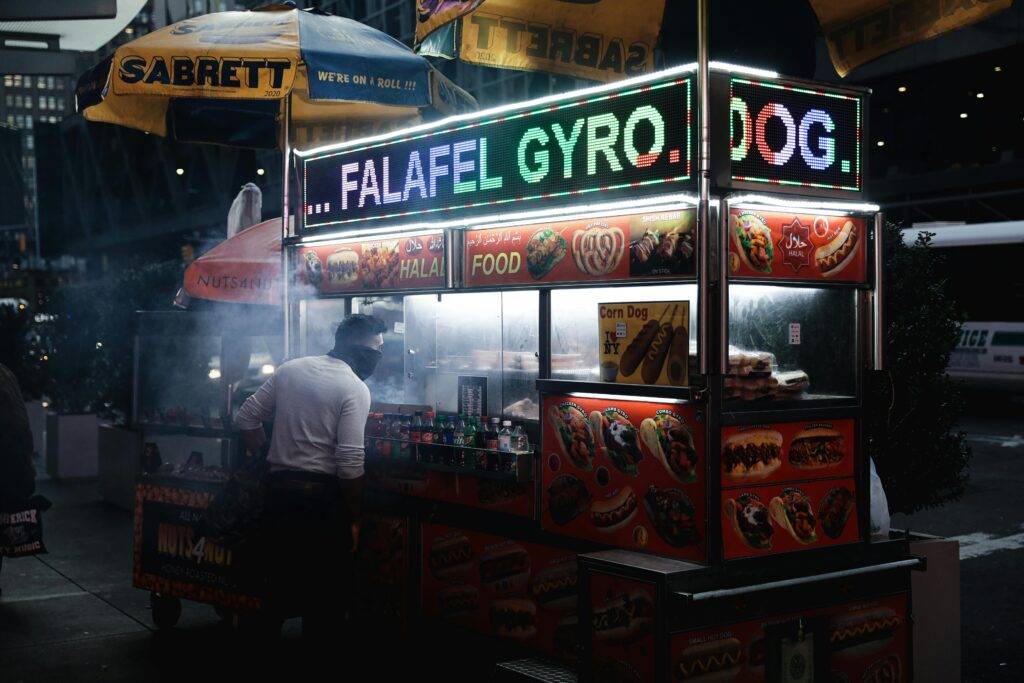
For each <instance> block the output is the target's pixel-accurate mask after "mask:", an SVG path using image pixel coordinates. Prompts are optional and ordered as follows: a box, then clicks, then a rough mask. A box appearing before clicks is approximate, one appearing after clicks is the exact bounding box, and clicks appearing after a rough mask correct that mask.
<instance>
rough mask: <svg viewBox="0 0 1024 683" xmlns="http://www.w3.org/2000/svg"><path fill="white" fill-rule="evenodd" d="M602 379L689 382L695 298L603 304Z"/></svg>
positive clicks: (678, 384)
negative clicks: (692, 310) (693, 303)
mask: <svg viewBox="0 0 1024 683" xmlns="http://www.w3.org/2000/svg"><path fill="white" fill-rule="evenodd" d="M598 320H599V325H600V344H601V348H600V356H601V381H603V382H616V383H620V384H656V385H662V386H676V387H685V386H687V385H688V384H689V358H690V302H689V301H648V302H639V303H614V304H611V303H609V304H598Z"/></svg>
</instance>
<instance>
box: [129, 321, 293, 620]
mask: <svg viewBox="0 0 1024 683" xmlns="http://www.w3.org/2000/svg"><path fill="white" fill-rule="evenodd" d="M241 306H242V305H239V304H216V305H214V304H211V305H208V306H205V307H197V310H189V311H140V312H138V313H136V315H135V319H134V325H135V329H134V346H135V349H134V360H135V363H134V365H135V367H134V376H133V393H132V397H133V405H132V426H133V428H134V429H135V430H136V431H137V432H138V434H139V441H140V443H141V446H142V448H141V457H140V458H138V462H135V463H132V465H133V467H132V476H131V478H130V480H131V481H132V485H133V488H134V493H135V496H134V500H135V510H134V534H133V572H132V583H133V585H134V586H135V587H137V588H142V589H145V590H148V591H150V604H151V606H152V614H153V620H154V622H155V623H156V624H157V626H159V627H169V626H173V625H174V624H175V623H176V622H177V620H178V616H179V615H180V613H181V600H182V599H189V600H193V601H196V602H202V603H207V604H210V605H213V606H214V607H215V608H216V609H217V610H218V613H219V614H221V615H227V614H228V611H229V610H238V611H241V612H256V611H258V610H259V607H260V605H261V591H260V589H259V586H258V584H257V582H256V577H253V576H251V575H247V574H246V573H245V571H244V566H241V565H244V561H240V560H239V557H240V554H239V552H237V549H234V548H224V547H220V546H219V545H217V544H216V543H214V542H212V541H210V540H208V539H206V538H205V535H206V528H205V516H206V508H207V507H208V506H209V505H210V503H211V502H212V501H213V500H214V498H215V497H216V496H217V494H218V493H220V492H221V491H222V490H223V488H224V485H225V482H227V481H228V478H229V476H230V473H231V472H232V471H233V470H234V469H235V468H236V467H237V466H238V464H239V462H240V459H241V457H242V455H243V454H242V444H241V442H240V439H239V438H238V433H237V431H236V430H235V429H234V428H233V427H232V425H231V417H232V415H233V414H234V411H236V410H237V409H238V408H239V406H241V404H242V402H243V401H244V400H245V398H247V397H248V396H249V395H250V394H251V393H252V392H253V391H255V389H256V388H258V387H259V385H260V384H262V382H263V381H265V379H266V377H267V376H269V375H270V374H271V373H272V372H273V370H274V367H275V366H276V365H277V364H278V363H280V362H281V358H282V350H283V347H282V339H281V325H282V323H281V315H280V311H279V310H277V311H275V310H274V309H272V308H270V307H266V306H258V307H252V306H248V307H246V308H245V309H242V308H241ZM254 308H255V310H254ZM254 312H259V313H261V314H258V315H253V313H254Z"/></svg>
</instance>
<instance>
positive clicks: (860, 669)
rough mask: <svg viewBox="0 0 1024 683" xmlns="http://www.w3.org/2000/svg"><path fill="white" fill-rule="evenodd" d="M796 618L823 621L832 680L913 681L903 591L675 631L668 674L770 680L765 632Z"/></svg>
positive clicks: (740, 681)
mask: <svg viewBox="0 0 1024 683" xmlns="http://www.w3.org/2000/svg"><path fill="white" fill-rule="evenodd" d="M797 618H803V619H804V620H809V619H814V618H824V619H825V621H826V626H825V630H826V632H827V640H828V642H827V643H823V644H817V643H816V646H817V647H825V648H826V650H827V656H826V661H827V665H828V675H827V677H828V680H830V681H836V682H837V683H859V682H861V681H887V682H892V683H900V682H902V681H908V680H910V671H909V668H910V660H909V655H910V633H909V631H908V629H909V628H910V624H909V621H908V615H907V595H906V594H905V593H900V594H897V595H892V596H887V597H883V598H875V599H869V600H860V601H857V602H850V603H845V604H841V605H836V606H829V607H825V608H820V609H815V610H807V611H804V612H799V613H791V614H785V615H772V616H771V617H768V618H763V619H754V620H750V621H743V622H739V623H733V624H725V625H720V626H715V627H713V628H705V629H700V630H695V631H686V632H683V633H676V634H673V635H672V639H671V641H670V644H669V650H670V653H671V666H672V676H671V677H670V678H671V679H672V680H676V681H689V680H693V681H696V680H698V676H699V677H700V678H699V680H709V681H710V680H716V681H719V680H720V681H733V682H734V683H755V682H757V683H760V682H761V681H764V680H767V679H768V675H767V673H766V672H765V664H766V663H767V660H768V651H767V648H768V643H767V639H766V631H767V629H768V628H769V627H771V626H773V625H775V624H783V623H786V622H791V621H793V620H794V619H797ZM796 668H800V669H802V667H796ZM782 680H801V679H795V678H788V679H786V678H784V679H782Z"/></svg>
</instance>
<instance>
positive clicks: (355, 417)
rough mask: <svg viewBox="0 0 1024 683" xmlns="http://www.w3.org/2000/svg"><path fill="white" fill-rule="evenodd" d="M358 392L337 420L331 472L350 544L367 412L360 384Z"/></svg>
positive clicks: (357, 514) (355, 537)
mask: <svg viewBox="0 0 1024 683" xmlns="http://www.w3.org/2000/svg"><path fill="white" fill-rule="evenodd" d="M360 385H361V386H360V387H359V390H358V391H356V392H354V395H353V396H351V397H349V398H347V399H345V401H344V404H343V405H342V408H341V414H340V415H339V417H338V430H337V433H336V434H337V435H336V437H335V446H334V466H335V473H336V475H337V477H338V480H339V482H340V483H341V491H342V495H343V496H344V499H345V505H346V506H347V507H348V511H349V514H350V515H351V518H352V542H353V544H358V542H359V521H360V519H361V517H362V512H363V474H364V473H365V466H364V462H365V459H366V450H365V448H364V444H363V432H364V430H365V428H366V416H367V414H369V412H370V390H369V389H367V388H366V385H363V384H362V383H361V382H360Z"/></svg>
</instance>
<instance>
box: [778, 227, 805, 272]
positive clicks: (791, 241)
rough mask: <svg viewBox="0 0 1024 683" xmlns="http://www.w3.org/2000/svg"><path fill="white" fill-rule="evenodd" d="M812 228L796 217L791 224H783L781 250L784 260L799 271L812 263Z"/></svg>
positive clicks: (780, 240)
mask: <svg viewBox="0 0 1024 683" xmlns="http://www.w3.org/2000/svg"><path fill="white" fill-rule="evenodd" d="M810 233H811V230H810V228H809V227H808V226H806V225H804V224H803V223H801V222H800V219H799V218H794V219H793V222H792V223H790V224H789V225H783V226H782V238H781V239H779V251H781V252H782V262H783V263H784V264H786V265H788V266H789V267H790V268H792V269H793V272H795V273H799V272H800V269H801V268H803V267H804V266H810V265H811V234H810Z"/></svg>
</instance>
